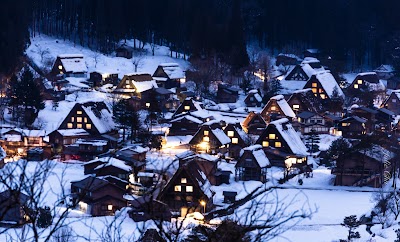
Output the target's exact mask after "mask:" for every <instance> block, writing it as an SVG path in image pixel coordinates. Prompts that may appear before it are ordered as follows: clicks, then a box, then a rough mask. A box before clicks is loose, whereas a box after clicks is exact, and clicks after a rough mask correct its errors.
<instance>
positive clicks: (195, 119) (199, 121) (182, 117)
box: [170, 114, 203, 124]
mask: <svg viewBox="0 0 400 242" xmlns="http://www.w3.org/2000/svg"><path fill="white" fill-rule="evenodd" d="M182 119H187V120H189V121H192V122H193V123H197V124H202V123H203V121H201V120H200V119H198V118H195V117H193V116H191V115H189V114H186V115H183V116H181V117H179V118H176V119H173V120H171V121H170V123H173V122H177V121H180V120H182Z"/></svg>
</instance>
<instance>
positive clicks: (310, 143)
mask: <svg viewBox="0 0 400 242" xmlns="http://www.w3.org/2000/svg"><path fill="white" fill-rule="evenodd" d="M319 141H320V137H319V135H318V133H317V131H316V130H315V129H311V132H310V133H309V134H308V136H307V138H306V147H307V148H308V151H309V152H310V153H314V152H317V151H318V150H319V146H318V142H319Z"/></svg>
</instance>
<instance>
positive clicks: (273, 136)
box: [268, 134, 276, 139]
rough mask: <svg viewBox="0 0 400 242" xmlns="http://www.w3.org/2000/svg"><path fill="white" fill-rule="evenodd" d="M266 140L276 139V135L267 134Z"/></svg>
mask: <svg viewBox="0 0 400 242" xmlns="http://www.w3.org/2000/svg"><path fill="white" fill-rule="evenodd" d="M268 139H276V135H275V134H269V135H268Z"/></svg>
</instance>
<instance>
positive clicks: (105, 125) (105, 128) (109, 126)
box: [82, 102, 115, 134]
mask: <svg viewBox="0 0 400 242" xmlns="http://www.w3.org/2000/svg"><path fill="white" fill-rule="evenodd" d="M82 109H83V110H84V111H85V112H86V114H87V115H88V116H89V118H90V120H92V122H93V125H94V126H95V127H96V128H97V130H98V131H99V133H100V134H104V133H107V132H109V131H111V130H113V129H115V123H114V120H113V119H112V113H111V112H110V110H109V109H108V107H107V105H106V104H105V103H103V102H99V103H97V102H89V103H84V104H82Z"/></svg>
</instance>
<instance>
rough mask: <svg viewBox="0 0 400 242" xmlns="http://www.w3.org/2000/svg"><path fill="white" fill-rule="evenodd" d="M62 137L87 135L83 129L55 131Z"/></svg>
mask: <svg viewBox="0 0 400 242" xmlns="http://www.w3.org/2000/svg"><path fill="white" fill-rule="evenodd" d="M57 132H58V133H60V134H61V135H62V136H84V135H89V133H88V132H87V131H86V130H84V129H59V130H57Z"/></svg>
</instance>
